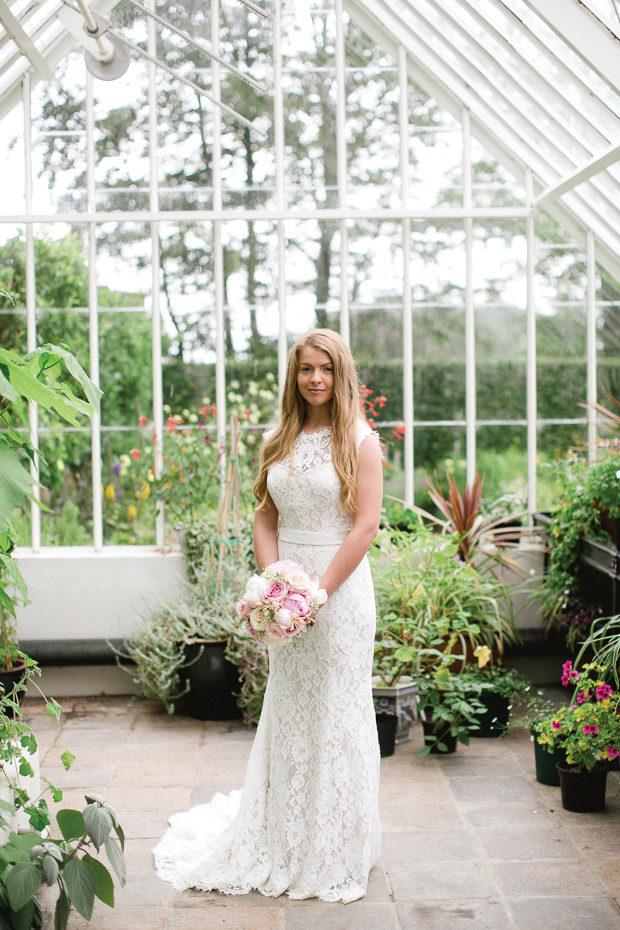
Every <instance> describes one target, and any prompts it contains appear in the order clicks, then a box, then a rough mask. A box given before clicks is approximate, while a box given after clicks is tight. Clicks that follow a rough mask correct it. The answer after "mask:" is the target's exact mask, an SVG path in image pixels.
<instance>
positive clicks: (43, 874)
mask: <svg viewBox="0 0 620 930" xmlns="http://www.w3.org/2000/svg"><path fill="white" fill-rule="evenodd" d="M35 675H40V670H39V668H38V666H37V664H36V662H34V661H33V660H32V659H27V660H26V671H25V674H24V676H23V678H22V679H21V680H20V681H18V682H17V684H16V685H15V687H14V689H13V690H12V691H11V692H10V693H6V694H4V695H3V696H1V697H0V829H2V831H3V839H2V842H1V844H0V925H1V926H2V927H3V928H9V930H40V928H41V927H42V926H43V921H44V915H43V913H42V911H41V906H40V904H39V901H38V899H37V897H36V896H37V892H38V891H39V889H40V887H41V886H42V884H43V883H46V884H47V885H48V886H52V885H55V884H57V885H58V890H59V895H58V898H57V901H56V905H55V913H54V927H55V928H56V930H65V928H66V926H67V923H68V920H69V916H70V912H71V909H72V908H75V910H76V911H77V912H78V913H79V914H80V915H81V916H82V917H84V919H85V920H90V919H91V917H92V914H93V905H94V902H95V898H99V899H100V900H101V901H103V902H104V903H105V904H107V905H108V906H109V907H114V882H113V878H112V875H111V873H110V871H109V870H108V868H107V867H106V866H105V865H104V863H103V862H102V861H101V860H100V859H99V858H97V857H98V854H99V851H100V850H101V849H104V850H105V853H106V856H107V859H108V863H109V865H110V867H111V869H112V871H113V872H114V873H116V876H117V878H118V880H119V883H120V885H121V886H123V885H124V884H125V881H126V869H125V863H124V859H123V849H124V844H125V837H124V833H123V829H122V827H121V825H120V823H119V821H118V817H117V814H116V812H115V810H114V809H113V808H112V807H110V806H109V805H108V804H106V802H105V801H104V800H103V798H100V797H99V796H98V795H94V794H93V795H87V796H86V797H85V800H86V806H85V807H84V809H83V811H82V812H80V811H77V810H71V809H62V810H59V811H58V812H57V814H56V818H55V819H56V825H54V823H53V822H52V818H51V816H50V813H49V808H48V804H47V800H46V798H45V794H47V793H49V794H50V795H51V796H52V798H53V800H54V801H55V802H60V801H61V800H62V791H61V790H59V789H58V788H56V787H54V785H52V784H51V782H49V781H47V779H42V780H43V781H44V782H46V783H47V784H46V787H45V788H44V790H43V792H41V790H40V779H38V778H35V777H34V776H35V771H34V768H33V760H34V758H35V756H36V754H37V741H36V737H35V734H34V733H33V731H32V729H31V727H30V726H29V725H28V724H27V723H26V722H25V721H24V719H23V716H22V711H21V707H20V703H19V701H18V695H19V692H20V691H24V690H25V689H26V687H27V685H28V683H29V682H31V681H32V680H33V679H34V676H35ZM45 701H46V706H47V710H48V712H49V713H50V714H51V716H53V717H55V718H56V719H57V720H58V719H59V717H60V706H59V705H58V703H57V702H56V701H54V700H47V699H45ZM74 759H75V756H73V754H72V753H70V752H69V751H65V752H63V754H62V756H61V761H62V763H63V765H64V767H65V768H66V769H68V768H70V767H71V765H72V763H73V761H74ZM18 829H19V832H18ZM112 834H115V836H113V835H112Z"/></svg>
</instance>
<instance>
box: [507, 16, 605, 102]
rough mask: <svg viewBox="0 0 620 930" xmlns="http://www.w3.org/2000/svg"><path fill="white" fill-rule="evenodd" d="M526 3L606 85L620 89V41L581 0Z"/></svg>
mask: <svg viewBox="0 0 620 930" xmlns="http://www.w3.org/2000/svg"><path fill="white" fill-rule="evenodd" d="M524 3H526V4H527V6H529V8H530V9H531V10H533V11H534V12H535V13H537V14H538V16H540V18H541V19H542V20H543V21H544V22H545V23H546V24H547V25H548V26H549V27H550V28H551V29H552V30H553V31H554V32H555V33H556V35H558V36H559V37H560V38H561V39H562V40H563V41H564V42H566V44H567V45H568V46H569V48H571V49H572V50H573V51H574V52H575V54H577V55H579V57H580V58H581V59H582V60H583V61H585V63H586V64H587V66H588V67H589V68H591V69H592V71H594V72H596V74H598V76H599V77H600V78H602V79H603V80H604V81H605V83H606V84H609V86H610V87H612V88H613V89H614V90H615V91H616V92H620V64H619V63H620V41H619V40H618V38H617V37H616V36H615V35H614V33H613V32H611V30H609V29H608V28H607V26H606V25H605V24H604V23H603V22H601V20H600V19H598V18H597V17H596V16H595V15H594V13H592V12H591V11H590V10H588V9H586V7H584V5H583V4H582V3H580V2H579V0H524Z"/></svg>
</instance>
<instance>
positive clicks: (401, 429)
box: [392, 423, 405, 439]
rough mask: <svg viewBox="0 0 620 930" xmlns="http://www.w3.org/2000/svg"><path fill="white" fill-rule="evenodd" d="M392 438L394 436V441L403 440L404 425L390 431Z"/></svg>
mask: <svg viewBox="0 0 620 930" xmlns="http://www.w3.org/2000/svg"><path fill="white" fill-rule="evenodd" d="M392 436H394V438H395V439H404V438H405V424H404V423H403V425H402V426H395V427H394V429H393V430H392Z"/></svg>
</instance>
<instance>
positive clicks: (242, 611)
mask: <svg viewBox="0 0 620 930" xmlns="http://www.w3.org/2000/svg"><path fill="white" fill-rule="evenodd" d="M235 611H236V613H237V616H238V617H241V618H242V620H247V619H248V617H249V616H250V606H249V604H248V602H247V601H246V599H245V598H244V597H242V598H239V600H238V601H237V603H236V604H235Z"/></svg>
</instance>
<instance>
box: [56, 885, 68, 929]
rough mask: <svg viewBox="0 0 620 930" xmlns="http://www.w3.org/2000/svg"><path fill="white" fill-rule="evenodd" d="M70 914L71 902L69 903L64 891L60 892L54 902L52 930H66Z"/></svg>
mask: <svg viewBox="0 0 620 930" xmlns="http://www.w3.org/2000/svg"><path fill="white" fill-rule="evenodd" d="M70 913H71V902H70V901H69V898H68V897H67V895H66V894H65V892H64V890H61V892H60V895H59V897H58V900H57V901H56V909H55V911H54V930H66V927H67V923H68V922H69V914H70Z"/></svg>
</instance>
